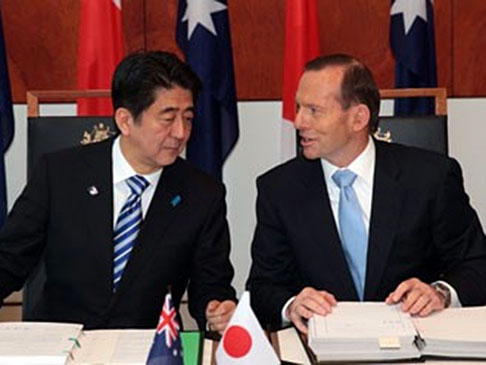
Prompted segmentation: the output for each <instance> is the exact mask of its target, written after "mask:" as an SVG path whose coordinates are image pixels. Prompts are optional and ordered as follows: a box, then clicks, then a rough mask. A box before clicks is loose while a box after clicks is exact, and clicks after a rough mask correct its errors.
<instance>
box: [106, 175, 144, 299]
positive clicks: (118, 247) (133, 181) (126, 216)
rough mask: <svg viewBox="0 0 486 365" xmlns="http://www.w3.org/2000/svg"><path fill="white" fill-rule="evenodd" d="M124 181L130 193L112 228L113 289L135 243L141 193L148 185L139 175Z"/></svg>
mask: <svg viewBox="0 0 486 365" xmlns="http://www.w3.org/2000/svg"><path fill="white" fill-rule="evenodd" d="M125 183H126V184H127V185H128V187H129V188H130V192H131V194H130V195H129V196H128V198H127V200H126V201H125V204H123V207H122V209H121V211H120V215H119V216H118V218H117V220H116V225H115V230H114V237H113V241H114V245H115V247H114V255H113V291H116V289H117V288H118V285H119V284H120V280H121V277H122V275H123V270H124V269H125V266H127V262H128V259H129V258H130V252H131V251H132V249H133V247H134V245H135V241H136V239H137V236H138V231H139V230H140V225H141V223H142V202H141V201H142V193H143V191H144V190H145V189H146V188H147V186H149V182H148V181H147V180H146V179H145V178H144V177H143V176H140V175H135V176H132V177H130V178H128V179H126V180H125Z"/></svg>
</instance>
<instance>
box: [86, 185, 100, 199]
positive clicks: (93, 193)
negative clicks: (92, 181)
mask: <svg viewBox="0 0 486 365" xmlns="http://www.w3.org/2000/svg"><path fill="white" fill-rule="evenodd" d="M88 193H89V195H91V196H96V195H98V193H99V191H98V189H97V188H96V186H94V185H91V186H90V187H89V188H88Z"/></svg>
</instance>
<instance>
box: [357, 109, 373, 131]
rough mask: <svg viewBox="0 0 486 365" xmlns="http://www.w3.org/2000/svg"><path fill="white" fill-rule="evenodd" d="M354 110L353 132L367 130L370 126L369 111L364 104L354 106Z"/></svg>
mask: <svg viewBox="0 0 486 365" xmlns="http://www.w3.org/2000/svg"><path fill="white" fill-rule="evenodd" d="M354 109H355V110H354V123H353V128H354V130H355V131H360V130H362V129H365V128H366V129H368V128H369V124H370V110H369V109H368V107H367V106H366V105H364V104H358V105H356V106H354Z"/></svg>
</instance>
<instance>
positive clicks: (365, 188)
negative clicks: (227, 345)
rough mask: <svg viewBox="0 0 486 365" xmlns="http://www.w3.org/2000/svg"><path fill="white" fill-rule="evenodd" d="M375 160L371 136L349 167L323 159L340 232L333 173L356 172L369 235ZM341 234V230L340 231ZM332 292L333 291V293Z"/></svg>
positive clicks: (456, 304) (454, 294) (454, 300)
mask: <svg viewBox="0 0 486 365" xmlns="http://www.w3.org/2000/svg"><path fill="white" fill-rule="evenodd" d="M375 161H376V149H375V144H374V142H373V139H372V138H371V137H369V140H368V144H367V145H366V148H365V149H364V150H363V152H361V154H360V155H359V156H358V157H356V158H355V159H354V160H353V161H352V162H351V163H350V164H349V166H347V167H344V168H339V167H337V166H335V165H333V164H331V163H330V162H329V161H327V160H325V159H321V164H322V169H323V172H324V179H325V181H326V185H327V193H328V195H329V201H330V203H331V210H332V214H333V216H334V221H335V222H336V227H337V229H338V232H339V230H340V227H339V196H340V189H339V186H337V184H336V183H335V182H334V180H333V179H332V175H333V174H334V173H335V172H336V171H337V170H340V169H341V170H342V169H348V170H351V171H352V172H354V173H355V174H356V175H357V177H356V180H355V181H354V183H353V185H352V187H353V189H354V191H355V193H356V196H357V198H358V201H359V205H360V206H361V215H362V217H363V222H364V225H365V229H366V233H367V234H368V235H369V232H370V216H371V204H372V201H373V184H374V175H375ZM339 234H341V232H339ZM438 282H441V283H443V284H444V285H446V286H447V287H448V288H449V290H450V291H451V304H450V307H461V302H460V301H459V297H458V296H457V292H456V291H455V289H454V288H453V287H452V286H451V285H449V284H448V283H446V282H444V281H442V280H439V281H438ZM331 294H332V293H331ZM294 298H295V297H292V298H290V299H289V300H288V301H287V302H286V303H285V305H284V306H283V308H282V319H283V320H284V322H288V321H289V320H288V318H287V315H286V312H287V307H288V306H289V305H290V303H291V302H292V301H293V300H294Z"/></svg>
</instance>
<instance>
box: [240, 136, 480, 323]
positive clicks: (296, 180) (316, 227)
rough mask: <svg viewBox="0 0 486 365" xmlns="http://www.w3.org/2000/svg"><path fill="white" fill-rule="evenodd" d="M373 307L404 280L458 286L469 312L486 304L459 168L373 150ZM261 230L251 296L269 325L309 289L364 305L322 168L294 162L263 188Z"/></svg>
mask: <svg viewBox="0 0 486 365" xmlns="http://www.w3.org/2000/svg"><path fill="white" fill-rule="evenodd" d="M375 145H376V165H375V175H374V187H373V199H372V209H371V217H370V233H369V243H368V259H367V273H366V283H365V293H364V296H365V300H368V301H382V300H384V299H385V298H386V297H387V296H388V294H389V293H390V292H391V291H393V290H394V289H395V288H396V286H397V285H398V284H399V283H400V282H402V281H403V280H406V279H409V278H412V277H417V278H420V279H421V280H423V281H425V282H428V283H430V282H433V281H435V280H439V279H441V280H444V281H446V282H448V283H449V284H451V285H452V286H453V287H454V288H455V289H456V290H457V293H458V295H459V299H460V301H461V303H462V304H463V305H477V304H485V303H486V244H485V238H484V234H483V231H482V228H481V225H480V223H479V221H478V217H477V215H476V213H475V211H474V210H473V209H472V208H471V206H470V205H469V199H468V197H467V195H466V194H465V192H464V188H463V180H462V175H461V170H460V167H459V165H458V163H457V162H456V161H455V160H453V159H451V158H447V157H444V156H442V155H439V154H436V153H433V152H427V151H424V150H420V149H416V148H410V147H405V146H401V145H395V144H386V143H380V142H375ZM257 187H258V200H257V220H258V222H257V227H256V231H255V236H254V239H253V244H252V258H253V264H252V268H251V272H250V278H249V281H248V286H249V287H250V290H251V298H252V305H253V308H254V309H255V312H256V314H257V316H258V317H259V318H260V320H261V321H262V322H264V323H271V324H277V323H280V319H281V310H282V307H283V305H284V304H285V302H286V301H287V300H288V299H289V298H290V297H292V296H294V295H296V294H297V293H298V292H299V291H300V290H302V289H303V288H304V287H306V286H311V287H314V288H317V289H323V290H327V291H328V292H330V293H332V294H334V295H335V296H336V299H337V300H341V301H342V300H351V301H354V300H358V297H357V294H356V290H355V288H354V285H353V280H352V277H351V274H350V271H349V270H348V266H347V264H346V260H345V257H344V253H343V250H342V248H341V243H340V240H339V236H338V231H337V228H336V224H335V222H334V217H333V214H332V210H331V206H330V202H329V197H328V194H327V188H326V183H325V179H324V174H323V171H322V165H321V163H320V161H319V160H314V161H310V160H306V159H305V158H303V157H298V158H296V159H293V160H291V161H289V162H287V163H285V164H283V165H281V166H279V167H276V168H275V169H273V170H271V171H269V172H267V173H266V174H264V175H263V176H261V177H260V178H259V179H258V181H257Z"/></svg>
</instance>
